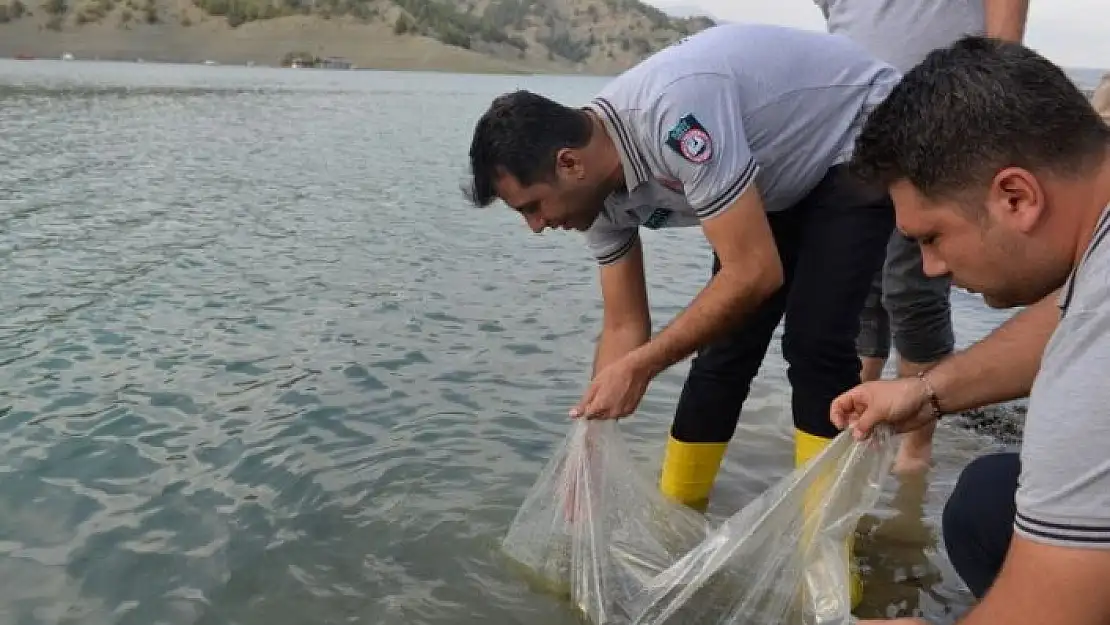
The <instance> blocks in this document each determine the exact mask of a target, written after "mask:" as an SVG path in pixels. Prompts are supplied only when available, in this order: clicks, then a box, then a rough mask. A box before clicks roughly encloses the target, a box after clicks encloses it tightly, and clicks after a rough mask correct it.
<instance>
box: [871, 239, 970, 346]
mask: <svg viewBox="0 0 1110 625" xmlns="http://www.w3.org/2000/svg"><path fill="white" fill-rule="evenodd" d="M882 275H883V284H882V305H883V307H884V308H886V310H887V311H888V312H889V313H890V329H891V332H892V333H893V335H894V349H896V350H897V351H898V356H899V357H900V358H901V359H902V360H906V361H909V362H912V363H932V362H936V361H938V360H940V359H941V358H943V357H945V356H947V355H948V354H950V353H952V350H954V349H955V347H956V337H955V333H954V332H953V330H952V311H951V304H950V302H949V297H948V296H949V290H950V289H951V286H952V279H951V278H950V277H948V276H937V277H935V278H931V277H929V276H926V275H925V268H924V266H923V265H922V260H921V247H920V246H919V245H918V244H917V242H916V241H912V240H910V239H907V238H906V236H905V235H904V234H902V233H901V232H895V233H894V235H893V236H891V237H890V243H889V244H888V245H887V251H886V262H885V264H884V267H883V274H882Z"/></svg>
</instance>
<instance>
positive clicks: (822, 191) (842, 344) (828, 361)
mask: <svg viewBox="0 0 1110 625" xmlns="http://www.w3.org/2000/svg"><path fill="white" fill-rule="evenodd" d="M799 208H801V209H802V210H803V213H802V214H803V223H802V226H801V232H800V238H799V243H798V259H797V261H796V264H795V267H794V279H793V283H792V284H791V288H790V293H789V295H788V296H787V300H786V311H785V327H784V331H783V339H782V353H783V357H784V359H785V360H786V362H787V377H788V378H789V380H790V386H791V407H792V411H793V418H794V435H795V447H794V449H795V465H796V466H802V465H804V464H805V463H807V462H809V461H810V460H811V459H812V458H813V457H814V456H816V455H817V454H819V453H820V452H821V451H822V450H823V449H824V448H825V447H826V446H827V445H828V443H829V441H830V440H832V439H833V438H834V437H835V436H836V435H837V434H839V431H838V430H837V428H836V426H834V425H833V424H832V422H831V420H830V419H829V405H830V404H831V403H832V400H833V399H835V398H836V397H837V396H838V395H840V394H841V393H844V392H845V391H847V390H848V389H850V388H852V387H854V386H856V385H857V384H859V377H860V366H861V365H860V359H859V357H858V356H857V354H856V339H857V337H858V336H859V331H860V313H861V311H862V309H863V303H864V300H865V299H866V298H867V294H868V291H869V289H870V288H871V284H872V281H873V277H874V275H875V273H876V272H877V271H879V269H880V268H881V267H882V264H883V258H884V255H885V252H886V243H887V241H888V240H889V239H890V234H891V231H892V230H893V229H894V205H893V203H892V202H891V200H890V198H889V196H887V195H886V194H884V193H876V192H874V191H871V190H866V189H864V188H862V187H860V186H859V185H858V184H856V183H855V182H854V181H853V180H852V179H851V178H849V177H848V175H847V172H846V171H845V170H844V169H843V168H840V167H838V168H834V169H833V170H832V172H831V174H830V175H829V176H827V177H826V178H825V180H824V181H822V184H820V185H818V187H817V189H815V190H814V192H813V193H811V194H810V195H809V196H808V197H807V198H806V200H804V201H803V203H802V205H800V206H799ZM808 505H809V503H808V498H807V506H808ZM851 544H852V541H849V549H851ZM853 560H854V559H853ZM853 564H854V562H853ZM850 579H851V580H852V588H851V596H852V603H853V606H855V605H856V604H858V602H859V600H860V599H861V597H862V586H861V584H860V581H859V577H858V574H857V573H856V572H855V568H854V566H853V567H852V569H851V571H850Z"/></svg>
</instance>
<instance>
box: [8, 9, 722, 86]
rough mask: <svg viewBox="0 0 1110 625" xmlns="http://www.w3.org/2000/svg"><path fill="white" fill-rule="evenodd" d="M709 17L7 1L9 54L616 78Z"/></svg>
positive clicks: (580, 11)
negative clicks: (305, 62)
mask: <svg viewBox="0 0 1110 625" xmlns="http://www.w3.org/2000/svg"><path fill="white" fill-rule="evenodd" d="M35 2H37V4H35ZM712 24H713V22H712V21H711V20H710V19H708V18H689V19H684V18H675V17H670V16H668V15H666V14H664V13H663V12H662V11H659V10H658V9H655V8H653V7H650V6H648V5H646V4H643V3H642V2H639V1H638V0H0V55H2V56H15V55H19V54H26V55H33V56H55V55H60V54H61V53H63V52H71V53H73V54H74V55H76V56H78V57H80V58H84V57H88V56H96V57H100V58H134V57H136V56H141V57H143V58H147V59H151V60H154V59H160V60H179V61H199V60H204V59H212V60H215V61H218V62H245V61H253V62H256V63H263V64H270V65H276V64H279V63H280V62H281V61H282V60H283V58H284V59H285V60H286V61H288V60H289V59H291V58H293V57H294V56H302V57H307V58H317V57H327V56H341V57H345V58H348V59H350V60H352V61H354V62H355V63H356V64H357V65H359V66H365V67H406V66H412V67H414V68H422V69H435V68H442V69H459V67H458V66H459V64H460V63H461V64H462V66H464V67H463V68H462V69H482V68H485V69H489V70H492V71H501V70H507V71H570V72H590V73H614V72H617V71H620V70H622V69H625V68H627V67H630V66H631V65H633V64H635V63H636V62H638V61H639V60H641V59H643V58H644V57H646V56H647V55H649V54H651V53H652V52H654V51H656V50H658V49H660V48H662V47H663V46H665V45H667V44H669V43H671V42H673V41H675V40H677V39H679V38H680V37H683V36H685V35H688V34H691V33H694V32H697V31H700V30H702V29H704V28H707V27H708V26H711V25H712ZM409 57H411V58H409ZM406 59H407V60H406ZM486 66H488V67H486Z"/></svg>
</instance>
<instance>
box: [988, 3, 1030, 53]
mask: <svg viewBox="0 0 1110 625" xmlns="http://www.w3.org/2000/svg"><path fill="white" fill-rule="evenodd" d="M983 11H984V13H985V15H986V18H987V19H986V21H987V33H986V34H987V36H988V37H995V38H998V39H1005V40H1007V41H1015V42H1018V43H1021V41H1022V40H1023V39H1024V38H1025V21H1026V19H1027V17H1028V16H1029V0H983Z"/></svg>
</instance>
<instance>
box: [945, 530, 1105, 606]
mask: <svg viewBox="0 0 1110 625" xmlns="http://www.w3.org/2000/svg"><path fill="white" fill-rule="evenodd" d="M1107 579H1110V550H1107V549H1098V548H1091V549H1079V548H1075V547H1057V546H1052V545H1045V544H1039V543H1035V542H1032V541H1029V540H1027V539H1025V538H1022V537H1021V536H1017V535H1015V536H1014V537H1013V542H1012V543H1011V546H1010V551H1009V553H1008V554H1007V555H1006V560H1005V561H1004V563H1003V565H1002V570H1001V572H1000V573H999V575H998V579H997V581H995V583H994V585H993V586H992V587H991V589H990V591H989V592H988V593H987V595H986V596H985V597H984V598H983V601H982V602H981V603H980V604H979V605H978V606H976V607H975V608H974V609H973V610H971V611H970V612H969V613H968V614H967V615H966V616H965V617H964V618H963V619H961V620H960V621H959V625H998V624H999V623H1006V624H1007V625H1105V623H1110V593H1107V592H1106V580H1107Z"/></svg>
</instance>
